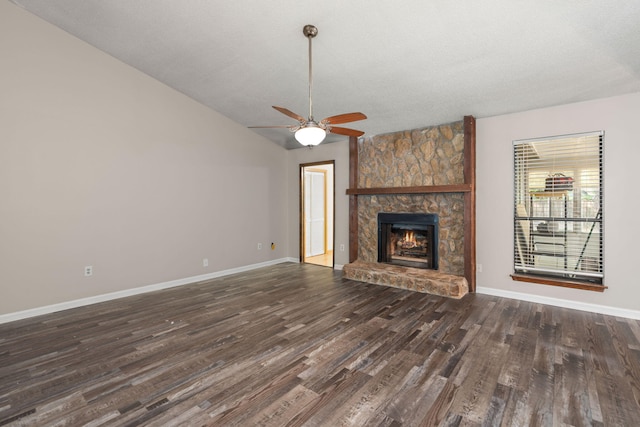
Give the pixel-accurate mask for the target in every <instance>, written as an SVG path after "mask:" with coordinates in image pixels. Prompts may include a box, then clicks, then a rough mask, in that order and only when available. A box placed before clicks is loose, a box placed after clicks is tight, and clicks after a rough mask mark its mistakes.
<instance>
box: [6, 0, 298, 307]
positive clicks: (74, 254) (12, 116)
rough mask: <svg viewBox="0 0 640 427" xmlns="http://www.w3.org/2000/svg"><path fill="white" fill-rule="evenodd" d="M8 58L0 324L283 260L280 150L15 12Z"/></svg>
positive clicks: (10, 15)
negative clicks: (10, 316)
mask: <svg viewBox="0 0 640 427" xmlns="http://www.w3.org/2000/svg"><path fill="white" fill-rule="evenodd" d="M0 57H2V66H1V67H0V295H1V297H0V315H1V314H2V313H14V312H17V311H21V310H27V309H32V308H35V307H43V306H48V305H53V304H57V303H61V302H65V301H73V300H78V299H84V298H89V297H92V296H95V295H103V294H109V293H115V292H119V291H122V290H127V289H132V288H137V287H143V286H147V285H152V284H157V283H162V282H167V281H172V280H177V279H184V278H189V277H194V276H200V275H205V274H207V273H211V272H216V271H221V270H228V269H233V268H236V267H240V266H247V265H252V264H259V263H263V262H268V261H269V260H277V259H280V258H284V257H286V255H287V253H288V248H287V245H288V240H289V239H288V237H289V236H288V233H289V228H288V223H287V219H288V218H287V208H286V207H287V200H288V194H287V192H286V188H287V185H288V184H287V181H289V180H290V179H289V177H288V176H287V162H286V158H287V155H286V151H285V150H284V149H283V148H281V147H278V146H277V145H275V144H274V143H272V142H270V141H268V140H266V139H264V138H262V137H260V136H258V135H257V134H255V133H253V132H251V131H249V130H247V129H245V128H243V127H242V126H240V125H238V124H236V123H234V122H232V121H230V120H228V119H227V118H225V117H223V116H221V115H220V114H218V113H216V112H214V111H212V110H210V109H208V108H206V107H204V106H203V105H201V104H198V103H196V102H195V101H193V100H191V99H189V98H187V97H186V96H184V95H182V94H180V93H178V92H176V91H174V90H172V89H170V88H168V87H166V86H164V85H163V84H161V83H159V82H158V81H156V80H154V79H151V78H150V77H148V76H146V75H144V74H142V73H140V72H139V71H137V70H135V69H133V68H131V67H129V66H127V65H125V64H123V63H121V62H119V61H117V60H115V59H113V58H112V57H110V56H109V55H107V54H105V53H102V52H101V51H99V50H97V49H95V48H93V47H91V46H89V45H88V44H86V43H84V42H82V41H80V40H78V39H76V38H74V37H72V36H70V35H69V34H67V33H65V32H63V31H62V30H60V29H58V28H56V27H54V26H52V25H50V24H48V23H46V22H44V21H42V20H40V19H39V18H37V17H35V16H33V15H31V14H29V13H27V12H25V11H23V10H22V9H20V8H18V7H17V6H15V5H13V4H12V3H9V2H8V1H0ZM258 242H261V243H263V250H262V251H258V250H257V243H258ZM270 242H275V243H276V244H277V245H276V250H274V251H271V250H270V247H269V243H270ZM203 258H208V259H209V266H208V267H206V268H205V267H203V263H202V260H203ZM87 265H91V266H93V268H94V274H93V276H91V277H84V275H83V268H84V266H87Z"/></svg>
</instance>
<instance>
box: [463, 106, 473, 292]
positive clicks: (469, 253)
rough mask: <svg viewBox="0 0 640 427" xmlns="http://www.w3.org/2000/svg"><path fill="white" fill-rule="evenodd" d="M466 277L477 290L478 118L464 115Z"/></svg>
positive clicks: (471, 288)
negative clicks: (467, 189) (466, 189)
mask: <svg viewBox="0 0 640 427" xmlns="http://www.w3.org/2000/svg"><path fill="white" fill-rule="evenodd" d="M463 172H464V183H465V184H467V185H469V187H470V191H468V192H465V193H464V277H465V278H466V279H467V283H468V284H469V291H470V292H475V291H476V119H475V117H473V116H464V165H463Z"/></svg>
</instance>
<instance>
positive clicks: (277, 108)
mask: <svg viewBox="0 0 640 427" xmlns="http://www.w3.org/2000/svg"><path fill="white" fill-rule="evenodd" d="M273 108H275V109H276V110H278V111H280V112H281V113H282V114H284V115H285V116H289V117H291V118H293V119H296V120H297V121H299V122H300V123H305V122H306V121H307V119H305V118H304V117H302V116H301V115H299V114H296V113H294V112H293V111H289V110H287V109H286V108H282V107H276V106H275V105H273Z"/></svg>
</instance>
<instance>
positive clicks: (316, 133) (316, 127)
mask: <svg viewBox="0 0 640 427" xmlns="http://www.w3.org/2000/svg"><path fill="white" fill-rule="evenodd" d="M302 33H303V34H304V35H305V37H307V38H308V39H309V118H307V119H305V118H304V117H302V116H301V115H299V114H296V113H294V112H292V111H290V110H287V109H286V108H283V107H276V106H275V105H274V106H273V108H275V109H276V110H278V111H279V112H281V113H282V114H284V115H285V116H289V117H291V118H293V119H296V120H297V121H298V123H297V124H295V125H282V126H249V127H251V128H287V129H289V130H290V131H291V132H295V138H296V140H297V141H298V142H299V143H300V144H302V145H306V146H308V147H311V146H314V145H318V144H320V143H321V142H322V141H323V140H324V138H325V136H326V135H327V132H329V133H335V134H339V135H347V136H356V137H357V136H362V135H364V132H362V131H359V130H355V129H349V128H344V127H338V126H334V125H337V124H342V123H349V122H355V121H358V120H364V119H366V118H367V116H365V115H364V114H362V113H345V114H338V115H337V116H331V117H327V118H325V119H322V120H320V121H319V122H318V121H316V120H315V119H314V118H313V100H312V97H311V88H312V86H313V71H312V61H311V40H312V39H313V38H314V37H315V36H317V35H318V29H317V28H316V27H315V26H313V25H305V26H304V28H303V29H302Z"/></svg>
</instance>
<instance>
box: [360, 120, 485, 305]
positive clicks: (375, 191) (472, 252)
mask: <svg viewBox="0 0 640 427" xmlns="http://www.w3.org/2000/svg"><path fill="white" fill-rule="evenodd" d="M463 173H464V183H462V184H451V185H429V186H416V187H378V188H358V138H356V137H353V136H352V137H349V188H348V189H347V194H348V195H349V262H354V261H356V260H357V258H358V196H359V195H361V196H372V195H385V194H387V195H388V194H431V193H463V194H464V277H465V278H466V279H467V282H468V284H469V291H470V292H475V290H476V119H475V118H474V117H473V116H465V117H464V165H463Z"/></svg>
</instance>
